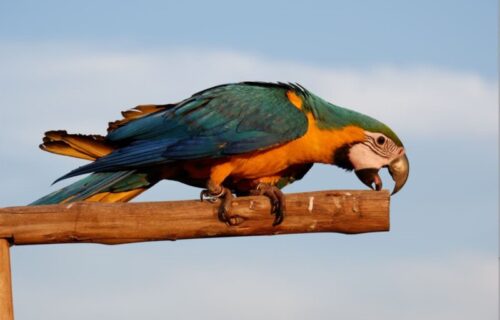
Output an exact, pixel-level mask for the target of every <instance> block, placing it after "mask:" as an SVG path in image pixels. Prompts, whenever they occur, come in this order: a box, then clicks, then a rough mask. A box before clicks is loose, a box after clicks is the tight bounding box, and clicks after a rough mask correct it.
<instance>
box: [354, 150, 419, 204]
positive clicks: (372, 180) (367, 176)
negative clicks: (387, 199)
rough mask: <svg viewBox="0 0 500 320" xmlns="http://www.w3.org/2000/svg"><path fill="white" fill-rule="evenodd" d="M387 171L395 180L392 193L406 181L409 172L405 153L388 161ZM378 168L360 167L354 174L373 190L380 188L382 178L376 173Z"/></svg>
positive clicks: (399, 188)
mask: <svg viewBox="0 0 500 320" xmlns="http://www.w3.org/2000/svg"><path fill="white" fill-rule="evenodd" d="M388 169H389V173H390V174H391V177H392V179H393V180H394V182H395V185H394V190H392V193H391V195H392V194H395V193H396V192H398V191H399V190H401V188H403V186H404V185H405V183H406V180H407V179H408V175H409V173H410V164H409V163H408V158H407V157H406V154H405V155H402V156H401V157H399V158H396V159H394V160H392V161H391V163H389V166H388ZM378 170H379V169H376V168H368V169H360V170H357V171H355V172H356V176H358V178H359V180H361V182H363V183H364V184H365V185H367V186H368V187H370V188H372V189H374V190H377V191H379V190H382V179H380V176H379V175H378Z"/></svg>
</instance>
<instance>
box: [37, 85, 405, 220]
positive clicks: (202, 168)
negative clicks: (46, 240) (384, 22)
mask: <svg viewBox="0 0 500 320" xmlns="http://www.w3.org/2000/svg"><path fill="white" fill-rule="evenodd" d="M122 116H123V119H120V120H117V121H114V122H110V123H109V124H108V129H107V134H106V135H105V136H102V135H96V134H94V135H83V134H69V133H67V131H64V130H54V131H48V132H46V133H45V136H44V138H43V143H42V144H41V145H40V148H41V149H42V150H44V151H48V152H51V153H55V154H59V155H65V156H70V157H76V158H81V159H85V160H90V161H91V162H90V163H87V164H85V165H83V166H80V167H78V168H76V169H74V170H72V171H70V172H68V173H66V174H65V175H63V176H61V177H60V178H58V179H57V180H56V181H55V182H58V181H60V180H63V179H66V178H70V177H75V176H80V175H83V174H88V175H87V176H85V177H83V178H82V179H81V180H78V181H76V182H74V183H72V184H70V185H68V186H66V187H64V188H62V189H60V190H57V191H54V192H52V193H50V194H49V195H46V196H44V197H42V198H40V199H38V200H36V201H34V202H33V203H31V204H30V205H47V204H58V203H71V202H76V201H89V202H107V203H110V202H127V201H129V200H131V199H133V198H135V197H136V196H138V195H139V194H141V193H142V192H144V191H146V190H147V189H149V188H151V187H153V186H154V185H155V184H156V183H158V182H159V181H161V180H163V179H168V180H174V181H178V182H181V183H184V184H187V185H190V186H194V187H198V188H202V191H201V194H200V199H201V201H204V200H206V201H211V202H216V201H219V202H220V204H219V207H218V219H219V220H220V221H221V222H224V223H226V224H228V225H231V224H232V223H231V221H232V220H231V219H230V217H231V203H232V201H233V199H234V197H235V196H237V197H238V196H248V195H263V196H266V197H267V198H269V200H270V203H271V210H270V211H271V214H273V215H274V220H273V221H274V222H273V225H274V226H276V225H279V224H281V223H282V222H283V220H284V218H285V215H286V203H285V195H284V194H283V192H282V191H281V190H282V189H283V188H284V187H285V186H287V185H290V184H291V183H293V182H295V181H297V180H300V179H302V178H303V177H304V176H305V174H306V173H307V172H308V171H309V170H310V169H311V167H312V166H313V165H314V164H315V163H322V164H331V165H335V166H337V167H340V168H342V169H345V170H347V171H354V173H355V175H356V176H357V177H358V178H359V180H360V181H361V182H362V183H363V184H365V185H366V186H368V187H370V188H372V189H374V190H381V189H382V180H381V178H380V176H379V174H378V172H379V170H380V169H382V168H387V169H388V171H389V174H390V175H391V177H392V179H393V180H394V189H393V191H392V194H395V193H397V192H398V191H399V190H400V189H401V188H402V187H403V186H404V185H405V183H406V181H407V179H408V175H409V162H408V158H407V155H406V150H405V148H404V146H403V143H402V142H401V140H400V139H399V138H398V136H397V135H396V134H395V133H394V132H393V131H392V130H391V129H390V128H389V127H388V126H387V125H385V124H383V123H382V122H380V121H378V120H376V119H374V118H372V117H369V116H367V115H364V114H362V113H359V112H356V111H353V110H350V109H347V108H343V107H340V106H337V105H335V104H332V103H330V102H327V101H326V100H323V99H322V98H320V97H319V96H317V95H315V94H314V93H312V92H311V91H309V90H307V89H306V88H304V87H303V86H301V85H300V84H298V83H284V82H258V81H246V82H238V83H228V84H222V85H218V86H214V87H211V88H208V89H205V90H202V91H200V92H197V93H195V94H193V95H192V96H191V97H189V98H186V99H184V100H182V101H180V102H178V103H168V104H162V105H153V104H149V105H139V106H137V107H135V108H132V109H129V110H127V111H124V112H122ZM55 182H54V183H55Z"/></svg>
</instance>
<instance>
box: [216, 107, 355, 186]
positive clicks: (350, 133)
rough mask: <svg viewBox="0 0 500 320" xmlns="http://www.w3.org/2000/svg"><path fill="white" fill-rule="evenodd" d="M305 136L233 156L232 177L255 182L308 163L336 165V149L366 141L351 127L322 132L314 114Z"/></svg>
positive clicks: (231, 160) (230, 161) (309, 118)
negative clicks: (293, 166)
mask: <svg viewBox="0 0 500 320" xmlns="http://www.w3.org/2000/svg"><path fill="white" fill-rule="evenodd" d="M307 117H308V121H309V128H308V130H307V132H306V134H305V135H304V136H302V137H301V138H299V139H296V140H294V141H291V142H288V143H286V144H284V145H281V146H279V147H276V148H272V149H269V150H265V151H259V152H253V153H250V154H244V155H238V156H234V157H231V158H230V159H229V161H228V162H229V163H227V164H225V166H230V167H231V169H232V170H231V173H230V175H231V176H234V177H239V178H245V179H253V178H258V177H266V176H271V175H275V174H276V173H278V172H280V171H283V170H284V169H286V168H287V167H289V166H291V165H295V164H306V163H312V162H315V163H327V164H328V163H332V162H333V154H334V152H335V150H336V149H337V148H339V147H341V146H342V145H344V144H346V143H350V142H353V141H356V140H362V139H363V136H364V133H363V130H362V129H360V128H358V127H355V126H347V127H344V128H342V129H339V130H323V129H319V128H318V126H317V125H316V121H315V119H314V118H313V116H312V114H308V116H307Z"/></svg>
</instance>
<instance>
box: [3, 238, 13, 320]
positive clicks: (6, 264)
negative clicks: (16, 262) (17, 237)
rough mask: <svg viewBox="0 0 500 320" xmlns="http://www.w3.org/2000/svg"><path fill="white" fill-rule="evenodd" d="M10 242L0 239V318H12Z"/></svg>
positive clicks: (7, 319)
mask: <svg viewBox="0 0 500 320" xmlns="http://www.w3.org/2000/svg"><path fill="white" fill-rule="evenodd" d="M13 319H14V309H13V307H12V280H11V272H10V244H9V241H7V240H6V239H0V320H13Z"/></svg>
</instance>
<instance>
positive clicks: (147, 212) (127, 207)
mask: <svg viewBox="0 0 500 320" xmlns="http://www.w3.org/2000/svg"><path fill="white" fill-rule="evenodd" d="M389 202H390V196H389V192H388V191H387V190H382V191H358V190H347V191H338V190H336V191H318V192H306V193H296V194H288V195H286V205H287V215H286V217H285V220H284V222H283V223H282V224H281V225H279V226H276V227H273V226H272V222H273V216H272V215H271V214H270V204H269V200H268V199H267V198H265V197H243V198H236V199H235V201H234V202H233V211H234V212H233V216H232V217H233V221H236V222H237V225H235V226H228V225H226V224H224V223H222V222H220V221H219V220H218V219H217V207H218V203H214V204H212V203H208V202H200V201H199V200H188V201H170V202H137V203H113V204H105V203H95V202H80V203H73V204H63V205H46V206H26V207H9V208H2V209H0V238H3V239H9V241H10V242H11V243H12V244H14V245H27V244H50V243H71V242H90V243H102V244H122V243H131V242H142V241H158V240H178V239H193V238H209V237H229V236H255V235H277V234H290V233H309V232H340V233H346V234H354V233H364V232H377V231H388V230H389Z"/></svg>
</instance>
